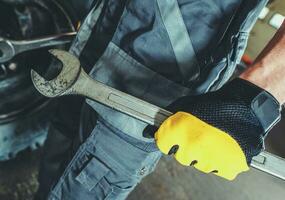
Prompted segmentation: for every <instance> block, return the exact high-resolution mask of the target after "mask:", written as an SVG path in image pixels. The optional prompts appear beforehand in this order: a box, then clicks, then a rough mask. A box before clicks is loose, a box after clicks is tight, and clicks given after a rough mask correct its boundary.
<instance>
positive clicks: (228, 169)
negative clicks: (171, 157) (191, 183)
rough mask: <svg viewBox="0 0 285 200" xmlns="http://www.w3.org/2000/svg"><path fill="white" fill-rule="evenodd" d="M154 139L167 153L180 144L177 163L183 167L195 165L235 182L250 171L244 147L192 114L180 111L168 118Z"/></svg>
mask: <svg viewBox="0 0 285 200" xmlns="http://www.w3.org/2000/svg"><path fill="white" fill-rule="evenodd" d="M155 139H156V142H157V146H158V148H159V149H160V150H161V151H162V152H163V153H165V154H168V153H169V151H170V150H171V149H172V147H173V146H176V145H178V146H179V148H178V150H177V152H176V153H175V158H176V160H177V161H178V162H179V163H181V164H182V165H186V166H189V165H191V164H192V165H194V167H195V168H196V169H198V170H200V171H202V172H205V173H210V172H215V173H216V175H218V176H221V177H223V178H226V179H228V180H233V179H234V178H235V177H236V176H237V174H239V173H240V172H243V171H247V170H248V169H249V168H248V165H247V161H246V157H245V155H244V153H243V151H242V149H241V147H240V146H239V144H238V143H237V142H236V141H235V140H234V139H233V138H232V137H231V136H230V135H229V134H227V133H225V132H223V131H221V130H219V129H217V128H215V127H213V126H211V125H209V124H207V123H205V122H203V121H202V120H200V119H198V118H197V117H195V116H193V115H191V114H189V113H185V112H178V113H176V114H175V115H173V116H171V117H169V118H168V119H167V120H166V121H165V122H164V123H163V124H162V125H161V127H160V128H159V130H158V131H157V132H156V134H155Z"/></svg>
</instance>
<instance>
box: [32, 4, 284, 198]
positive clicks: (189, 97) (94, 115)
mask: <svg viewBox="0 0 285 200" xmlns="http://www.w3.org/2000/svg"><path fill="white" fill-rule="evenodd" d="M266 3H267V1H266V0H252V1H247V0H228V1H223V0H177V1H174V0H144V1H141V0H132V1H125V0H108V1H107V0H106V1H104V0H103V1H94V2H93V4H92V6H91V11H90V12H89V14H88V15H87V17H86V19H85V21H84V22H83V23H82V25H81V28H80V30H79V33H78V36H77V38H76V39H75V41H74V43H73V45H72V47H71V49H70V52H71V53H73V54H74V55H76V56H78V57H79V59H80V61H81V64H82V66H83V67H85V68H86V69H88V68H92V70H91V72H90V75H91V76H92V77H93V78H94V79H97V80H99V81H101V82H103V83H105V84H107V85H110V86H111V87H114V88H116V89H119V90H121V91H124V92H127V93H129V94H131V95H134V96H136V97H138V98H141V99H143V100H146V101H148V102H150V103H153V104H155V105H158V106H161V107H166V108H167V109H169V110H171V111H173V112H175V114H174V115H172V116H171V117H169V118H168V119H167V120H166V121H165V122H164V123H163V124H162V126H161V127H160V128H159V129H158V130H157V131H156V133H155V135H154V136H155V140H154V139H153V138H151V137H150V136H151V135H152V134H153V133H154V132H155V130H154V128H153V127H149V126H147V124H145V123H143V122H141V121H139V120H136V119H133V118H131V117H129V116H127V115H124V114H122V113H119V112H117V111H115V110H112V109H111V108H108V107H106V106H103V105H101V104H98V103H96V102H94V101H91V100H87V101H86V102H87V103H83V106H82V110H81V114H79V109H81V101H82V100H81V99H76V98H74V97H65V98H63V99H61V103H60V104H59V110H58V114H57V115H56V116H55V119H54V123H53V124H52V126H51V128H50V130H49V135H48V139H47V142H46V146H45V153H46V154H45V155H44V158H43V162H42V167H41V171H40V176H39V182H40V188H39V191H38V193H37V197H36V199H58V200H59V199H76V200H78V199H84V200H88V199H125V198H126V197H127V196H128V194H129V193H130V192H131V191H132V190H133V189H134V187H135V186H136V185H137V184H138V183H139V182H140V181H141V180H142V178H143V177H145V176H146V175H148V174H150V173H151V172H152V171H153V170H154V169H155V166H156V164H157V163H158V161H159V159H160V157H161V155H162V153H164V154H169V155H172V154H174V157H175V159H176V160H177V161H178V162H179V163H181V164H182V165H185V166H193V167H195V168H196V169H198V170H200V171H202V172H205V173H214V174H216V175H217V176H220V177H223V178H225V179H228V180H233V179H234V178H235V177H236V176H237V175H238V174H239V173H241V172H244V171H247V170H248V169H249V164H250V162H251V160H252V158H253V157H254V156H256V155H258V154H259V153H260V152H261V151H262V149H263V148H264V138H265V136H266V134H267V133H268V131H269V130H270V129H271V128H272V127H273V126H274V125H275V124H276V123H277V122H278V121H279V120H280V110H281V109H280V105H281V104H283V103H284V101H285V91H284V90H285V88H284V87H283V86H284V84H285V78H284V74H285V68H284V67H283V57H284V55H285V48H284V47H285V24H283V25H282V27H281V28H280V30H279V31H278V32H277V33H276V35H275V36H274V38H273V39H272V41H271V42H270V43H269V44H268V45H267V47H266V48H265V49H264V50H263V52H262V53H261V54H260V56H259V57H258V58H257V59H256V61H255V63H254V64H253V65H252V66H251V67H250V68H249V69H248V70H247V71H246V72H244V73H243V74H242V75H241V76H240V77H239V78H236V79H234V80H232V81H230V82H229V79H230V77H231V76H232V74H233V72H234V70H235V67H236V65H237V63H239V62H240V59H241V56H242V55H243V52H244V50H245V47H246V43H247V39H248V35H249V32H250V30H251V29H252V26H253V24H254V23H255V22H256V20H257V18H258V15H259V13H260V12H261V10H262V8H263V7H264V6H265V5H266ZM94 92H96V91H94ZM169 105H170V106H169ZM79 116H80V119H79ZM79 121H80V124H79ZM77 126H78V127H77ZM77 128H78V129H77ZM78 130H79V131H78ZM78 132H79V134H78ZM161 152H162V153H161Z"/></svg>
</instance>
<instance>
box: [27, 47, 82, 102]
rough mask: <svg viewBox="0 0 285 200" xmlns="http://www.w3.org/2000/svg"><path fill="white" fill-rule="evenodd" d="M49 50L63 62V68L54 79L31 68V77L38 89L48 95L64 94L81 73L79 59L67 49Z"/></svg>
mask: <svg viewBox="0 0 285 200" xmlns="http://www.w3.org/2000/svg"><path fill="white" fill-rule="evenodd" d="M49 52H50V53H51V54H52V55H53V56H55V57H56V58H57V59H58V60H59V61H60V62H61V63H62V69H61V71H60V73H59V74H58V75H57V77H55V78H54V79H52V80H50V81H48V80H46V79H44V78H43V77H42V76H41V75H39V74H38V73H37V72H36V71H34V70H31V78H32V81H33V84H34V86H35V87H36V89H37V90H38V91H39V92H40V93H41V94H42V95H44V96H46V97H57V96H61V95H63V94H64V93H65V92H66V91H67V90H68V89H69V88H70V87H72V85H73V84H74V83H75V82H76V80H77V78H78V76H79V74H80V69H81V68H80V62H79V60H78V59H77V58H76V57H75V56H73V55H72V54H70V53H68V52H67V51H63V50H58V49H52V50H49Z"/></svg>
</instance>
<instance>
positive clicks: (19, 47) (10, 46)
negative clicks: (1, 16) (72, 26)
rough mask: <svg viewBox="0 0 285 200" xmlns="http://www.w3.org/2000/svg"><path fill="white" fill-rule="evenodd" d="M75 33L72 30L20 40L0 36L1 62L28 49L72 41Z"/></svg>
mask: <svg viewBox="0 0 285 200" xmlns="http://www.w3.org/2000/svg"><path fill="white" fill-rule="evenodd" d="M75 35H76V32H70V33H62V34H57V35H52V36H48V37H42V38H36V39H31V40H19V41H18V40H9V39H5V38H2V37H0V63H4V62H7V61H9V60H11V59H12V58H13V57H14V56H16V55H18V54H20V53H23V52H26V51H30V50H35V49H40V48H44V47H50V46H56V45H62V44H67V43H70V42H71V41H72V40H73V39H74V37H75Z"/></svg>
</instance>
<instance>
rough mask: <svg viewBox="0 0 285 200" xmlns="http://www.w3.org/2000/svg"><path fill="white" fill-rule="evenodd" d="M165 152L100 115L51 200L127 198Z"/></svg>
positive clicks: (54, 190)
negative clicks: (130, 135) (130, 134)
mask: <svg viewBox="0 0 285 200" xmlns="http://www.w3.org/2000/svg"><path fill="white" fill-rule="evenodd" d="M160 157H161V153H160V152H159V151H158V150H157V149H156V147H155V144H154V143H147V142H142V141H139V140H136V139H134V138H132V137H129V136H127V135H126V134H125V133H123V132H121V131H120V130H118V129H116V128H115V127H113V126H112V125H110V124H108V123H107V122H106V121H104V120H102V119H100V118H99V120H98V122H97V125H96V127H95V128H94V130H93V131H92V133H91V135H90V136H89V137H88V138H87V140H86V141H85V142H84V143H83V144H82V145H81V146H80V147H79V149H78V151H77V152H76V154H75V156H74V157H73V159H72V160H71V162H70V163H69V165H68V166H67V168H66V169H65V171H64V173H63V175H62V176H61V178H60V179H59V181H58V182H57V184H56V185H55V186H54V188H53V190H52V192H51V193H50V195H49V198H48V199H50V200H72V199H74V200H78V199H84V200H89V199H119V200H120V199H125V198H126V197H127V195H128V194H129V193H130V192H131V191H132V190H133V188H134V187H135V186H136V185H137V184H138V182H140V180H141V179H142V178H143V177H145V176H146V175H148V174H149V173H151V172H152V171H153V170H154V168H155V166H156V164H157V162H158V160H159V158H160Z"/></svg>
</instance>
